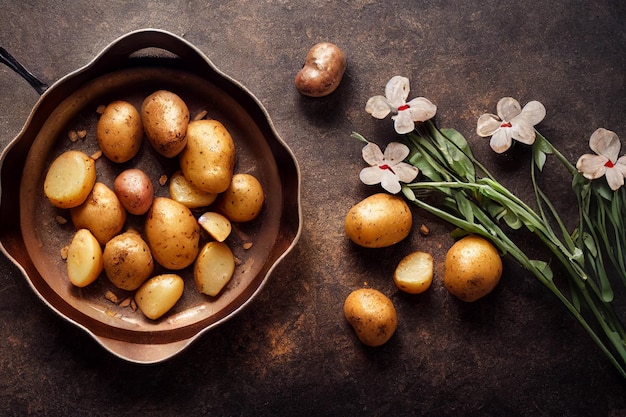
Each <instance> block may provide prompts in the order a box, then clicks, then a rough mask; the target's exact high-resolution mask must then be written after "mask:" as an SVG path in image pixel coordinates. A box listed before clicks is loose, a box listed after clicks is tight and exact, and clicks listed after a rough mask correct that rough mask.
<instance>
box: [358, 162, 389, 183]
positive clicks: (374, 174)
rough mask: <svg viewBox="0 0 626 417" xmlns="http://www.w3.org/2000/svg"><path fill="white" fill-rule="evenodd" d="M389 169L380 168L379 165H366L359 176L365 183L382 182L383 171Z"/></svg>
mask: <svg viewBox="0 0 626 417" xmlns="http://www.w3.org/2000/svg"><path fill="white" fill-rule="evenodd" d="M385 171H387V170H385V169H380V168H378V167H377V166H375V167H365V168H363V169H362V170H361V172H360V173H359V178H360V179H361V182H363V184H365V185H374V184H378V183H380V182H381V180H382V178H383V173H384V172H385Z"/></svg>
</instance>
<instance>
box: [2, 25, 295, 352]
mask: <svg viewBox="0 0 626 417" xmlns="http://www.w3.org/2000/svg"><path fill="white" fill-rule="evenodd" d="M4 62H5V63H7V64H9V66H11V67H13V68H14V69H15V70H16V71H18V72H21V73H22V74H26V78H27V80H29V82H31V84H32V85H33V87H35V88H36V89H38V91H39V92H40V93H43V94H42V96H41V98H40V99H39V101H38V102H37V104H36V105H35V107H34V109H33V110H32V112H31V114H30V116H29V117H28V120H27V121H26V124H25V126H24V127H23V129H22V131H21V132H20V133H19V135H18V136H17V137H16V138H15V139H14V140H13V141H12V142H11V143H10V144H9V145H8V147H7V148H6V149H5V150H4V151H3V152H2V154H1V156H0V163H1V168H0V169H1V171H0V183H1V188H0V215H1V224H0V249H1V250H2V252H3V253H4V254H5V255H6V256H7V257H8V258H9V259H10V260H11V261H12V262H13V263H15V265H16V266H17V267H18V268H19V269H20V271H21V272H22V274H23V275H24V277H25V278H26V280H27V281H28V283H29V284H30V286H31V287H32V289H33V290H34V291H35V293H36V294H37V295H38V296H39V297H40V298H41V299H42V300H43V301H44V302H45V303H46V304H47V305H48V306H49V307H50V308H51V309H52V310H53V311H54V312H56V313H57V314H59V315H60V316H61V317H63V318H64V319H66V320H68V321H69V322H71V323H73V324H75V325H76V326H79V327H80V328H82V329H84V330H85V331H86V332H87V333H88V334H89V335H91V336H92V337H93V338H94V339H95V340H97V341H98V342H99V343H100V344H101V345H102V346H103V347H104V348H105V349H107V350H108V351H110V352H112V353H113V354H114V355H116V356H118V357H120V358H122V359H125V360H128V361H131V362H137V363H154V362H160V361H163V360H165V359H168V358H170V357H172V356H174V355H176V354H177V353H179V352H181V351H182V350H183V349H184V348H185V347H187V346H188V345H189V344H190V343H191V342H192V341H194V340H195V339H197V338H198V337H199V336H200V335H201V334H203V333H204V332H206V331H207V330H209V329H211V328H213V327H215V326H217V325H219V324H220V323H223V322H224V321H226V320H227V319H229V318H230V317H232V316H233V315H234V314H236V313H238V312H239V311H241V309H242V308H244V307H245V306H246V305H247V304H248V303H249V302H250V301H251V300H252V299H253V298H254V297H255V296H256V295H257V294H258V293H259V291H260V290H261V289H262V288H263V286H264V284H265V283H266V281H267V279H268V277H269V276H270V274H271V272H272V271H273V269H274V268H275V266H276V265H277V264H278V262H279V261H280V260H281V259H283V258H284V257H285V255H286V254H287V253H288V252H289V251H290V250H291V249H292V248H293V246H294V245H295V244H296V242H297V240H298V238H299V235H300V231H301V208H300V189H299V187H300V172H299V168H298V164H297V162H296V160H295V158H294V156H293V154H292V153H291V151H290V150H289V148H288V147H287V145H286V144H285V143H284V142H283V141H282V140H281V138H280V137H279V136H278V134H277V133H276V131H275V129H274V127H273V125H272V122H271V120H270V118H269V116H268V114H267V112H266V111H265V110H264V108H263V107H262V105H261V104H260V103H259V102H258V100H257V99H256V98H255V97H254V96H253V95H252V94H251V93H250V92H249V91H247V90H246V89H245V88H244V87H243V86H242V85H240V84H239V83H238V82H236V81H234V80H232V79H230V78H229V77H228V76H226V75H225V74H223V73H221V72H220V71H219V70H218V69H216V68H215V66H214V65H213V64H212V63H211V62H210V61H209V60H208V59H207V58H206V57H205V56H204V55H203V54H202V53H201V52H200V51H199V50H198V49H196V48H195V47H194V46H193V45H191V44H190V43H188V42H187V41H185V40H184V39H182V38H180V37H177V36H175V35H173V34H171V33H168V32H165V31H161V30H155V29H145V30H139V31H136V32H131V33H129V34H127V35H125V36H122V37H121V38H119V39H117V40H116V41H114V42H113V43H112V44H111V45H109V46H108V47H107V48H106V49H105V50H103V51H102V52H101V53H100V54H99V55H98V56H97V57H96V58H95V59H94V60H93V61H92V62H91V63H89V64H88V65H87V66H85V67H83V68H81V69H79V70H77V71H75V72H73V73H71V74H69V75H67V76H65V77H63V78H62V79H60V80H59V81H57V82H56V83H54V84H53V85H51V86H50V87H49V88H46V85H45V84H43V83H40V82H38V80H37V79H36V78H35V77H33V76H30V75H29V74H28V73H27V72H26V71H25V70H24V69H23V68H22V67H21V66H20V65H19V64H18V63H17V62H15V61H14V60H11V58H10V57H9V58H7V59H5V60H4ZM160 89H166V90H170V91H173V92H175V93H177V94H178V95H179V96H181V98H183V100H185V102H186V103H187V105H188V107H189V110H190V114H191V117H192V118H193V117H194V115H196V114H198V113H200V112H202V111H205V110H206V111H207V118H214V119H217V120H220V121H221V122H222V123H223V124H224V125H225V126H226V128H227V129H228V130H229V131H230V133H231V135H232V136H233V140H234V142H235V145H236V152H237V162H236V167H235V171H236V172H248V173H251V174H253V175H255V176H256V177H257V178H258V179H259V180H260V181H261V184H262V185H263V188H264V190H265V194H266V195H265V206H264V208H263V211H262V213H261V215H260V216H259V217H258V218H257V219H255V220H254V221H252V222H250V223H245V224H240V225H234V230H235V231H234V232H233V233H232V234H231V237H229V238H228V240H227V243H228V244H229V246H230V247H231V249H232V250H233V252H234V254H235V256H236V257H237V259H238V261H239V264H238V266H237V269H236V272H235V276H234V277H233V278H232V280H231V281H230V282H229V284H228V286H227V287H226V288H225V290H224V291H223V292H222V293H221V294H220V295H219V296H217V297H208V296H205V295H202V294H200V293H198V291H197V290H196V289H195V285H194V283H193V273H192V268H191V267H190V268H187V269H186V270H183V271H180V274H181V276H183V278H184V279H185V292H184V294H183V297H182V298H181V300H180V301H179V302H178V304H177V305H176V306H175V307H174V309H173V310H171V311H170V312H169V313H168V314H166V316H164V317H163V318H161V319H159V320H156V321H153V320H149V319H147V318H145V317H144V316H143V315H142V314H141V312H140V311H138V310H137V311H135V310H133V309H132V308H130V307H129V306H127V305H125V304H126V303H122V304H119V303H118V304H116V303H112V302H111V301H110V300H108V299H107V298H106V297H105V294H106V293H107V291H112V292H113V293H114V294H115V295H116V296H117V297H118V299H119V300H124V299H127V298H128V297H132V293H130V292H128V293H127V292H124V291H121V290H119V289H117V288H115V287H113V286H112V284H111V283H110V282H108V280H107V279H106V277H105V276H104V274H103V276H101V277H100V278H99V279H98V280H97V281H96V282H95V283H94V284H91V285H90V286H88V287H86V288H83V289H79V288H76V287H73V286H72V285H71V284H70V283H69V281H68V279H67V273H66V264H65V261H64V260H63V259H62V257H61V255H60V251H61V248H63V247H64V246H66V245H68V244H69V242H70V240H71V237H72V235H73V233H74V231H75V230H74V228H73V226H72V224H71V221H69V222H68V223H66V224H62V222H59V218H65V219H69V218H70V217H69V213H68V212H67V211H64V210H61V209H58V208H55V207H53V206H52V205H51V204H50V203H49V202H48V201H47V199H46V197H45V196H44V194H43V179H44V177H45V174H46V172H47V169H48V167H49V165H50V163H51V161H52V160H53V159H54V158H55V157H56V156H57V155H59V154H60V153H61V152H63V151H65V150H68V149H79V150H82V151H83V152H85V153H86V154H88V155H92V154H93V153H94V152H96V151H97V150H98V144H97V140H96V136H95V131H96V130H95V129H96V123H97V120H98V117H99V114H98V113H97V112H96V109H97V108H98V106H100V105H106V104H107V103H109V102H110V101H113V100H117V99H123V100H127V101H130V102H131V103H133V104H134V105H135V106H136V107H137V108H139V107H140V105H141V101H142V100H143V98H145V97H146V96H147V95H149V94H150V93H152V92H154V91H156V90H160ZM79 130H86V131H87V137H86V138H85V139H79V140H77V141H75V142H72V141H70V140H69V136H68V133H69V132H70V131H79ZM131 166H132V167H138V168H141V169H143V170H144V171H145V172H146V173H147V174H148V175H149V176H150V177H151V178H152V179H153V183H154V184H153V185H154V188H155V194H156V195H167V192H168V190H167V188H168V187H167V185H165V186H161V185H160V184H159V182H158V180H159V178H160V177H162V176H163V175H165V176H167V177H169V176H170V175H171V174H172V173H173V172H174V171H175V170H176V169H177V160H176V158H173V159H167V158H163V157H161V156H160V155H158V154H156V153H155V152H154V151H153V150H152V148H151V147H150V145H149V144H148V142H147V141H144V146H143V148H142V149H141V150H140V152H139V154H138V155H137V156H136V157H135V158H133V159H132V160H131V161H129V162H128V163H124V164H115V163H112V162H110V161H108V160H107V159H106V158H104V157H102V158H100V159H98V160H97V162H96V169H97V173H98V174H97V175H98V178H97V180H98V181H101V182H104V183H105V184H107V185H109V186H110V187H111V188H112V184H113V179H114V178H115V176H116V175H117V174H118V173H120V172H121V171H123V170H124V169H127V168H129V167H131ZM197 214H201V213H197ZM128 217H129V219H128V221H127V227H128V228H130V227H138V228H141V225H142V224H143V218H142V217H138V216H132V215H129V216H128ZM244 243H252V247H250V248H249V249H246V248H245V247H247V246H245V247H244ZM158 272H160V271H159V269H158V268H157V270H155V274H156V273H158Z"/></svg>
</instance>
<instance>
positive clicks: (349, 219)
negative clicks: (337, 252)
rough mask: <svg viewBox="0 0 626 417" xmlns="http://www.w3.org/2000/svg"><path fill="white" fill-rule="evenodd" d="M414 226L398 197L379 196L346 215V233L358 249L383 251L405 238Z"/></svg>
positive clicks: (365, 200) (406, 208) (406, 206)
mask: <svg viewBox="0 0 626 417" xmlns="http://www.w3.org/2000/svg"><path fill="white" fill-rule="evenodd" d="M412 226H413V216H412V214H411V210H410V208H409V206H408V204H407V203H406V202H405V201H404V200H403V199H402V198H401V197H399V196H394V195H389V194H385V193H378V194H374V195H371V196H369V197H367V198H365V199H364V200H362V201H361V202H359V203H357V204H356V205H354V206H353V207H352V208H351V209H350V210H349V211H348V214H347V215H346V219H345V230H346V234H347V235H348V237H350V239H351V240H352V241H353V242H354V243H356V244H357V245H360V246H363V247H366V248H382V247H386V246H391V245H394V244H396V243H398V242H400V241H401V240H403V239H404V238H406V237H407V236H408V235H409V233H410V231H411V227H412Z"/></svg>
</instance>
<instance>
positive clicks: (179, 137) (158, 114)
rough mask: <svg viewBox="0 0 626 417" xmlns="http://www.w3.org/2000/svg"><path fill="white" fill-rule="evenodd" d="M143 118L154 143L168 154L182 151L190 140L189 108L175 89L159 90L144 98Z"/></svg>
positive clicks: (172, 155)
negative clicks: (188, 131) (187, 135)
mask: <svg viewBox="0 0 626 417" xmlns="http://www.w3.org/2000/svg"><path fill="white" fill-rule="evenodd" d="M141 122H142V123H143V128H144V131H145V133H146V136H147V137H148V141H149V142H150V144H151V145H152V146H153V147H154V149H155V150H156V151H157V152H158V153H160V154H161V155H163V156H165V157H166V158H172V157H174V156H176V155H178V154H179V153H180V152H181V151H182V150H183V148H184V147H185V145H186V144H187V137H186V132H187V125H188V123H189V108H188V107H187V104H185V102H184V101H183V99H182V98H180V97H179V96H178V95H176V94H175V93H172V92H171V91H166V90H159V91H155V92H154V93H152V94H150V95H149V96H148V97H146V98H145V99H144V101H143V103H142V104H141Z"/></svg>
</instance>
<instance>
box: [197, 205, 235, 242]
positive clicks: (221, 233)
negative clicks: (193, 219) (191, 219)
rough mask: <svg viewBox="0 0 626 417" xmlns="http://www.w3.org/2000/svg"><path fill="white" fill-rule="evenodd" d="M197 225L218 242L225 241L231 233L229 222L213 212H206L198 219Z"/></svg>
mask: <svg viewBox="0 0 626 417" xmlns="http://www.w3.org/2000/svg"><path fill="white" fill-rule="evenodd" d="M198 223H200V226H202V228H203V229H204V230H206V231H207V233H208V234H209V235H210V236H211V237H212V238H213V239H215V240H217V241H218V242H223V241H225V240H226V238H227V237H228V235H230V232H231V231H232V225H231V224H230V220H228V219H227V218H226V217H224V216H222V215H221V214H219V213H216V212H214V211H207V212H206V213H204V214H203V215H202V216H200V218H198Z"/></svg>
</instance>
